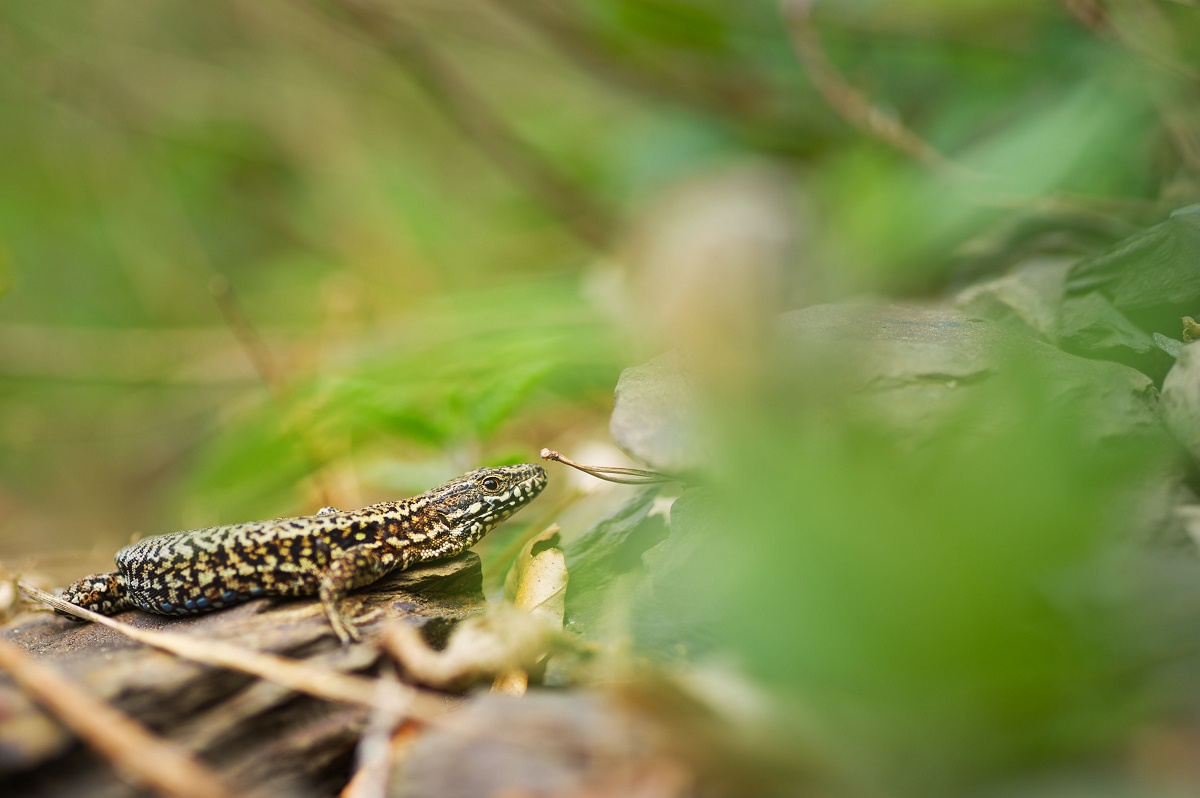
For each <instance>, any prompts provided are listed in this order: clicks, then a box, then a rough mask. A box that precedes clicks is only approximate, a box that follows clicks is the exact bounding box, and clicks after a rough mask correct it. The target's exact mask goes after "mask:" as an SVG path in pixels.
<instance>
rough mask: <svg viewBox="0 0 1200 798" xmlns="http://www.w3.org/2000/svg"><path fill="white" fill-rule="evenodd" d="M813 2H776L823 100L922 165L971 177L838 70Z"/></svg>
mask: <svg viewBox="0 0 1200 798" xmlns="http://www.w3.org/2000/svg"><path fill="white" fill-rule="evenodd" d="M812 3H813V0H780V4H779V5H780V10H781V11H782V12H783V17H784V21H785V22H786V23H787V29H788V34H789V36H790V38H791V42H792V49H793V51H795V53H796V58H797V59H799V61H800V63H801V64H802V65H803V66H804V68H805V70H806V71H807V73H808V77H809V79H810V80H811V81H812V83H813V86H815V87H816V89H817V91H818V92H820V94H821V96H822V97H824V98H825V102H827V103H829V105H830V107H831V108H833V110H834V111H836V112H837V113H838V115H839V116H841V117H842V119H844V120H845V121H846V122H847V123H849V124H851V125H853V126H854V127H856V128H858V129H859V130H861V131H862V132H864V133H866V134H867V135H868V136H871V137H872V138H876V139H879V140H880V141H882V142H883V143H885V144H887V145H888V146H890V147H892V148H893V149H895V150H898V151H899V152H902V153H904V154H905V155H907V156H909V157H910V158H913V159H914V160H916V161H919V162H920V163H922V164H924V165H925V166H927V167H930V168H931V169H934V170H936V171H938V172H941V173H944V174H949V175H952V176H955V177H968V176H972V175H973V174H974V173H973V172H971V170H969V169H967V168H966V167H964V166H962V165H961V164H958V163H956V162H954V161H952V160H950V159H949V158H947V157H946V156H945V155H943V154H942V153H940V152H938V151H937V150H936V149H934V147H933V146H932V145H931V144H929V143H928V142H927V141H925V140H924V139H922V138H921V137H920V136H918V135H917V134H916V133H914V132H913V131H912V130H910V129H909V128H908V127H907V126H905V124H904V123H903V122H901V121H900V120H899V119H896V118H895V117H894V116H892V115H891V114H889V113H887V112H886V111H884V110H883V109H882V108H879V107H878V106H876V105H875V104H874V103H872V102H871V101H870V100H869V99H868V98H867V96H866V95H864V94H863V93H862V92H861V91H859V90H858V89H856V88H855V87H854V86H852V85H851V84H850V82H849V81H848V80H846V78H844V77H843V76H842V74H841V73H840V72H838V70H837V68H836V67H835V66H834V65H833V64H832V62H830V60H829V56H827V55H826V54H825V49H824V48H823V47H822V46H821V39H820V37H819V36H818V35H817V31H816V28H814V27H813V24H812V19H811V18H810V15H809V11H810V9H811V7H812Z"/></svg>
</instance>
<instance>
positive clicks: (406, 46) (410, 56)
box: [339, 0, 615, 249]
mask: <svg viewBox="0 0 1200 798" xmlns="http://www.w3.org/2000/svg"><path fill="white" fill-rule="evenodd" d="M339 5H340V6H341V7H342V8H343V9H345V11H346V12H347V13H348V15H349V16H351V17H352V18H353V19H354V20H355V21H356V22H357V25H358V28H359V30H360V31H361V32H362V33H365V34H367V35H369V36H371V37H372V38H373V39H375V40H376V41H377V42H379V44H380V45H382V47H383V48H384V51H385V52H386V53H387V54H388V55H389V56H390V57H392V58H393V59H394V60H396V61H397V62H399V63H400V64H401V65H403V66H404V68H405V69H407V70H408V71H409V73H410V74H412V75H413V77H414V78H416V80H417V82H418V83H419V84H420V85H421V86H422V87H423V88H424V89H425V92H426V94H427V95H428V96H429V97H430V98H431V99H432V100H433V101H434V102H435V103H436V104H437V105H438V107H439V108H440V109H441V110H442V112H443V113H444V114H445V115H446V117H447V118H448V119H450V121H451V122H453V123H454V124H455V125H456V126H457V127H458V128H459V129H460V130H461V131H462V132H463V133H464V134H465V135H466V136H467V137H468V138H469V139H470V140H471V141H473V142H474V143H475V146H477V147H478V148H479V149H480V150H481V151H483V152H484V153H485V154H486V155H487V156H488V157H489V158H490V159H491V160H492V162H493V163H494V164H495V165H496V166H497V167H499V168H500V170H501V171H503V172H505V173H506V174H508V176H509V177H510V178H512V179H513V181H514V182H516V183H517V184H519V185H520V186H522V187H523V188H524V189H525V190H526V191H527V192H528V193H529V194H530V195H531V196H532V197H533V198H534V199H536V200H537V201H538V202H540V203H541V204H542V205H543V206H544V207H546V208H547V209H548V210H550V211H551V212H552V213H554V214H555V215H556V216H558V218H559V219H560V220H561V221H562V223H563V224H564V225H565V226H566V227H567V229H569V230H570V231H571V232H572V233H573V234H574V235H575V236H576V237H577V238H579V239H580V240H582V241H583V242H585V243H587V244H589V245H590V246H593V247H595V248H597V249H604V248H606V247H607V246H608V244H609V241H610V239H611V237H612V233H613V230H614V227H615V225H614V221H613V219H612V216H611V214H610V213H609V212H608V211H607V210H606V209H604V208H602V207H601V205H600V204H599V203H598V202H597V201H596V200H595V199H594V198H593V197H592V196H591V195H590V194H589V193H588V192H587V191H586V190H585V189H584V188H583V187H582V186H580V185H579V184H578V183H577V182H575V181H574V180H572V179H571V178H569V177H567V176H566V175H565V174H564V173H563V172H562V171H561V170H559V169H558V168H557V167H555V166H554V165H553V164H551V163H550V162H549V161H547V160H546V159H545V158H544V157H543V156H542V154H541V153H539V152H538V151H537V150H535V149H534V148H533V147H531V146H529V145H528V144H526V143H525V142H524V141H522V140H521V139H520V138H519V137H518V136H517V135H516V133H515V132H514V131H513V129H512V128H511V126H510V125H509V124H508V122H506V121H505V120H504V119H503V118H502V117H501V116H500V115H499V114H498V113H496V111H495V110H493V108H492V106H491V105H490V104H489V103H488V102H487V101H486V100H485V99H484V96H483V94H482V93H480V92H478V91H476V90H475V89H474V88H473V87H472V86H471V85H470V84H469V83H468V82H467V81H466V80H464V79H463V77H462V76H461V75H460V74H459V73H458V72H457V70H456V69H455V68H454V67H452V66H451V65H450V63H449V62H448V61H446V60H445V59H443V58H442V57H441V56H440V55H439V54H438V53H437V52H436V51H435V50H434V49H433V48H431V47H429V46H427V45H426V44H425V42H424V41H423V40H422V38H421V36H420V35H419V34H417V33H415V32H413V31H412V30H410V29H409V28H408V26H407V25H406V24H405V23H404V22H402V21H401V20H400V19H398V18H397V17H396V16H395V15H388V14H386V13H384V12H381V11H379V10H378V9H375V8H372V7H371V6H370V5H369V4H368V3H363V2H360V1H359V0H340V2H339Z"/></svg>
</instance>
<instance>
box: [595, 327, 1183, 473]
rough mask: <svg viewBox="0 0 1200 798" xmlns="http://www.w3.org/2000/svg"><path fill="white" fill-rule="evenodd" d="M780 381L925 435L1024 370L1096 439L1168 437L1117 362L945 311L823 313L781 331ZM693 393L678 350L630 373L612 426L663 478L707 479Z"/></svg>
mask: <svg viewBox="0 0 1200 798" xmlns="http://www.w3.org/2000/svg"><path fill="white" fill-rule="evenodd" d="M773 357H774V360H773V366H772V368H773V369H774V370H775V376H777V377H779V378H781V379H783V380H785V381H787V382H788V384H789V386H790V389H793V390H794V392H795V394H796V396H797V398H798V399H800V398H803V397H806V396H807V397H809V398H822V397H824V398H826V399H829V398H834V399H837V400H838V401H841V400H843V399H844V400H845V401H847V402H848V403H849V404H850V407H852V408H855V409H857V410H858V411H860V412H862V413H865V414H867V415H868V416H869V417H871V418H872V419H875V420H879V421H882V422H884V423H885V424H887V425H889V426H890V427H893V428H895V429H896V430H897V431H898V432H900V433H905V434H909V435H912V436H916V438H917V439H919V438H921V437H923V436H925V435H928V434H931V433H933V432H936V431H937V430H938V429H939V428H940V426H941V425H942V424H943V423H944V419H945V418H946V417H947V415H948V414H949V413H951V412H953V411H954V409H956V408H958V407H959V406H961V405H962V404H963V403H964V402H965V401H966V400H967V399H969V398H971V397H975V398H978V397H979V396H980V394H981V392H984V391H987V390H988V386H989V383H990V382H991V381H992V378H993V377H995V376H997V375H1000V374H1002V373H1004V372H1006V371H1008V372H1013V371H1015V370H1019V369H1026V370H1031V371H1033V372H1036V379H1038V380H1039V382H1041V383H1043V384H1044V385H1045V387H1047V388H1048V393H1049V394H1050V397H1051V400H1052V401H1053V402H1054V403H1055V404H1056V405H1057V406H1058V407H1059V408H1060V409H1066V410H1068V411H1070V412H1071V413H1072V414H1076V415H1077V417H1080V418H1081V419H1082V420H1083V423H1084V424H1085V425H1086V426H1087V427H1088V428H1089V429H1091V430H1092V432H1093V434H1094V437H1095V439H1096V440H1097V441H1102V440H1105V439H1109V438H1114V437H1116V438H1121V437H1126V436H1139V435H1155V434H1159V433H1160V432H1161V424H1160V422H1159V420H1158V417H1157V414H1156V413H1157V410H1156V403H1157V393H1156V391H1155V389H1154V385H1153V383H1152V382H1151V380H1150V379H1149V378H1148V377H1147V376H1145V375H1144V374H1142V373H1140V372H1138V371H1136V370H1135V369H1132V368H1130V367H1128V366H1124V365H1121V364H1119V363H1113V362H1108V361H1101V360H1091V359H1087V358H1082V357H1077V356H1075V355H1070V354H1067V353H1065V352H1063V351H1061V350H1059V349H1057V348H1055V347H1054V346H1051V345H1049V344H1047V343H1045V342H1043V341H1039V340H1036V339H1034V338H1031V337H1029V336H1026V335H1022V334H1019V333H1016V332H1013V331H1012V329H1011V328H1010V327H1009V326H1007V325H1002V324H997V323H994V322H990V321H987V320H984V319H979V318H973V317H971V316H969V315H967V314H965V313H963V312H961V311H957V310H952V309H947V308H926V307H918V306H913V305H884V304H865V303H864V304H840V305H815V306H812V307H808V308H804V309H802V310H796V311H792V312H790V313H786V314H784V315H783V316H781V317H780V318H779V323H778V325H777V337H776V352H775V353H774V355H773ZM701 417H702V416H701V411H700V404H699V398H698V396H697V391H696V390H695V389H694V388H693V385H692V381H691V380H690V379H689V375H688V370H687V367H686V364H685V363H684V362H683V360H682V358H681V357H679V356H678V355H676V354H674V353H668V354H666V355H662V356H660V357H658V358H655V359H654V360H652V361H650V362H648V363H646V364H644V365H642V366H637V367H634V368H630V369H626V370H625V372H624V373H623V374H622V375H621V380H620V382H619V384H618V386H617V392H616V403H615V407H614V410H613V416H612V421H611V425H610V429H611V432H612V436H613V439H614V440H615V441H616V442H617V444H618V445H619V446H621V448H623V449H624V450H625V451H627V452H628V453H629V454H630V455H632V456H633V457H636V458H637V459H639V460H641V461H643V462H646V463H649V464H650V465H651V466H653V467H656V468H660V469H663V470H667V471H676V472H687V471H697V470H698V471H703V470H705V468H706V466H707V465H708V463H707V458H706V454H705V451H706V436H704V435H703V434H702V432H701V430H702V427H701V424H700V419H701Z"/></svg>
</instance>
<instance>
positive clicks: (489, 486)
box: [480, 477, 500, 493]
mask: <svg viewBox="0 0 1200 798" xmlns="http://www.w3.org/2000/svg"><path fill="white" fill-rule="evenodd" d="M480 484H482V485H483V489H484V490H486V491H487V492H488V493H495V492H496V491H498V490H500V480H498V479H496V478H495V477H485V478H484V480H483V482H482V483H480Z"/></svg>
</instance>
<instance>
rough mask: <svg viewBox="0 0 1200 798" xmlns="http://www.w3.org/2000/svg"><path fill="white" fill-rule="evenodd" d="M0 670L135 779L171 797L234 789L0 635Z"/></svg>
mask: <svg viewBox="0 0 1200 798" xmlns="http://www.w3.org/2000/svg"><path fill="white" fill-rule="evenodd" d="M0 669H3V670H5V671H7V672H8V673H9V675H10V676H12V678H13V680H14V681H15V682H16V683H17V684H18V685H20V687H21V689H23V690H24V691H25V692H26V693H28V694H29V695H30V696H31V697H32V698H33V699H34V700H35V701H37V703H39V704H41V705H42V706H43V707H44V708H45V709H46V710H47V711H49V712H50V713H51V714H52V715H53V716H54V717H55V718H57V719H58V720H60V721H62V723H63V725H65V726H66V727H67V728H69V729H70V730H71V731H73V732H74V733H75V734H76V735H78V736H79V738H80V739H82V740H83V741H84V742H85V743H87V744H88V745H89V746H91V747H92V748H93V749H95V750H96V751H97V752H98V753H99V754H101V755H102V756H103V757H104V758H105V759H107V760H108V761H109V762H111V763H112V765H113V767H115V768H116V769H117V770H119V771H120V772H121V773H122V774H124V775H125V776H127V777H128V778H130V779H131V780H133V781H135V782H137V783H138V784H140V785H142V786H144V787H147V788H149V789H151V790H154V791H155V792H158V793H160V794H161V795H165V796H169V797H170V798H233V796H234V795H235V794H236V793H235V792H234V791H233V789H231V788H230V787H229V785H228V784H226V783H225V782H224V781H223V780H222V779H221V778H220V777H219V776H218V775H217V774H216V773H214V772H213V771H212V770H210V769H209V768H208V767H206V766H204V765H202V764H201V763H200V762H198V761H197V760H195V759H194V758H192V757H191V756H189V755H188V753H187V751H185V750H184V749H183V748H181V747H179V746H178V745H175V744H174V743H171V742H169V741H167V740H164V739H162V738H160V737H157V736H155V735H153V734H151V733H150V732H149V731H148V730H147V729H146V728H145V727H144V726H142V725H141V724H140V723H138V722H137V721H135V720H133V719H132V718H130V717H129V716H128V715H126V714H124V713H122V712H119V711H118V710H116V709H114V708H113V707H112V706H110V705H109V704H106V703H105V702H103V701H101V700H99V699H97V698H96V697H94V696H92V695H91V694H90V693H88V692H86V691H85V690H82V689H81V688H80V687H79V686H77V685H75V684H74V683H72V682H71V681H69V680H68V679H66V678H64V677H63V676H62V675H60V674H59V673H57V672H56V671H54V670H53V669H52V668H48V667H46V666H45V665H43V664H41V663H40V662H38V661H37V660H36V659H34V658H33V657H31V656H29V655H28V654H26V653H25V652H24V651H22V650H21V649H20V648H18V647H17V646H16V645H14V644H13V643H10V642H8V641H7V640H2V639H0Z"/></svg>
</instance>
